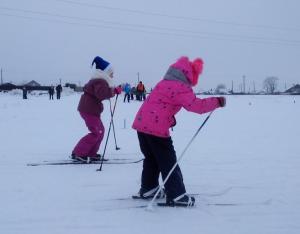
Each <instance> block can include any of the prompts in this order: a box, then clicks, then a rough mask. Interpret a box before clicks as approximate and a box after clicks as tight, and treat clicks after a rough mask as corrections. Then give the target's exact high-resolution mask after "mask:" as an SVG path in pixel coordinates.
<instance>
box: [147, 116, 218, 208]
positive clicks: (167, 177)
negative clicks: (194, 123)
mask: <svg viewBox="0 0 300 234" xmlns="http://www.w3.org/2000/svg"><path fill="white" fill-rule="evenodd" d="M213 112H214V111H211V112H210V113H209V115H208V116H207V117H206V119H205V120H204V121H203V123H202V124H201V126H200V127H199V128H198V130H197V131H196V133H195V134H194V135H193V137H192V139H191V140H190V141H189V143H188V144H187V145H186V147H185V148H184V150H183V151H182V153H181V155H180V156H179V158H178V160H177V161H176V163H175V164H174V166H173V167H172V168H171V170H170V171H169V173H168V175H167V176H166V178H165V179H164V180H163V181H162V185H160V186H159V188H158V190H157V191H156V193H155V195H154V197H153V198H152V200H151V201H150V202H149V204H148V206H147V209H148V210H152V208H153V203H154V200H155V199H156V197H157V196H158V194H159V193H160V191H161V190H162V187H163V186H164V185H165V184H166V183H167V181H168V179H169V178H170V176H171V174H172V172H173V171H174V170H175V168H176V166H177V165H178V163H179V162H180V160H181V159H182V158H183V155H184V154H185V152H186V151H187V149H188V148H189V147H190V145H191V144H192V142H193V141H194V140H195V138H196V136H197V135H198V133H199V132H200V130H201V129H202V127H203V126H204V125H205V123H206V122H207V120H208V119H209V117H210V116H211V114H212V113H213Z"/></svg>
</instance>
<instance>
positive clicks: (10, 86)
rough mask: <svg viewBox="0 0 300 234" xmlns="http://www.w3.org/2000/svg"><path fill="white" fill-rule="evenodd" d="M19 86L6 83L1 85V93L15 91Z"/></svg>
mask: <svg viewBox="0 0 300 234" xmlns="http://www.w3.org/2000/svg"><path fill="white" fill-rule="evenodd" d="M16 88H17V86H16V85H14V84H11V83H4V84H2V85H0V91H2V90H3V91H4V90H5V91H10V90H13V89H16Z"/></svg>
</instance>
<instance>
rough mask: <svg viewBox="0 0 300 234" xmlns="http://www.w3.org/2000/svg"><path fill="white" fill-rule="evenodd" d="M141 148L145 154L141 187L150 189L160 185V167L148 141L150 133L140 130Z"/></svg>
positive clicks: (146, 189)
mask: <svg viewBox="0 0 300 234" xmlns="http://www.w3.org/2000/svg"><path fill="white" fill-rule="evenodd" d="M138 139H139V143H140V148H141V151H142V153H143V154H144V157H145V159H144V161H143V171H142V178H141V180H142V181H141V189H142V190H145V191H149V190H151V189H153V188H156V187H157V186H158V179H159V168H158V164H157V162H156V159H155V157H154V155H153V153H152V148H151V144H149V142H148V135H147V134H144V133H141V132H138Z"/></svg>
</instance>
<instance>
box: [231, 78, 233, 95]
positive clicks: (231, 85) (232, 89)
mask: <svg viewBox="0 0 300 234" xmlns="http://www.w3.org/2000/svg"><path fill="white" fill-rule="evenodd" d="M231 93H233V80H232V81H231Z"/></svg>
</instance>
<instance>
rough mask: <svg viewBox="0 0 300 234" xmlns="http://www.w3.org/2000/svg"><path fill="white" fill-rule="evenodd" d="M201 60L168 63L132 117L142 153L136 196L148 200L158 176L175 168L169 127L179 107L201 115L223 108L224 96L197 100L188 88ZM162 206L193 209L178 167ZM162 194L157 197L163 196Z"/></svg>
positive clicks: (198, 72) (197, 71)
mask: <svg viewBox="0 0 300 234" xmlns="http://www.w3.org/2000/svg"><path fill="white" fill-rule="evenodd" d="M202 68H203V61H202V59H200V58H197V59H195V60H194V61H190V60H189V59H188V57H181V58H179V59H178V60H177V61H176V62H175V63H174V64H172V65H171V66H170V67H169V69H168V71H167V73H166V74H165V76H164V77H163V80H161V81H160V82H159V83H158V84H157V85H156V86H155V88H154V89H153V90H152V92H151V93H150V94H149V97H148V99H147V100H148V101H147V102H144V103H143V104H142V106H141V107H140V109H139V111H138V112H137V114H136V117H135V120H134V122H133V125H132V127H133V128H134V129H135V130H136V131H137V135H138V139H139V144H140V148H141V151H142V153H143V154H144V157H145V159H144V161H143V169H142V176H141V187H140V190H139V192H138V196H139V197H140V198H142V199H149V198H152V197H153V196H154V194H155V193H156V192H157V190H158V189H159V174H160V173H161V175H162V178H163V180H165V179H166V177H167V175H168V174H169V172H170V170H171V168H172V167H173V166H174V165H175V163H176V161H177V159H176V152H175V150H174V146H173V142H172V139H171V137H170V132H169V128H171V127H172V126H175V124H176V120H175V117H174V116H175V115H176V113H178V112H179V111H180V109H181V108H182V107H183V108H184V109H186V110H187V111H191V112H195V113H197V114H203V113H207V112H211V111H213V110H215V109H216V108H218V107H224V106H225V103H226V100H225V98H224V97H211V98H203V99H200V98H197V97H196V95H195V94H194V92H193V90H192V87H193V86H195V85H196V84H197V83H198V77H199V75H200V74H201V73H202ZM164 186H165V192H166V203H167V205H169V206H193V205H194V203H195V198H194V197H193V196H191V195H188V194H186V190H185V186H184V183H183V176H182V174H181V170H180V168H179V165H177V166H176V167H175V170H174V171H173V172H172V174H171V175H170V177H169V179H168V181H167V182H166V183H165V185H164ZM163 191H164V190H162V191H161V193H160V194H159V197H164V194H163Z"/></svg>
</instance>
